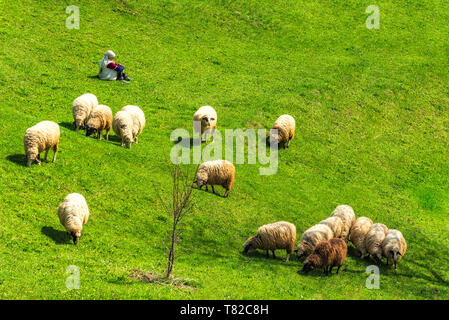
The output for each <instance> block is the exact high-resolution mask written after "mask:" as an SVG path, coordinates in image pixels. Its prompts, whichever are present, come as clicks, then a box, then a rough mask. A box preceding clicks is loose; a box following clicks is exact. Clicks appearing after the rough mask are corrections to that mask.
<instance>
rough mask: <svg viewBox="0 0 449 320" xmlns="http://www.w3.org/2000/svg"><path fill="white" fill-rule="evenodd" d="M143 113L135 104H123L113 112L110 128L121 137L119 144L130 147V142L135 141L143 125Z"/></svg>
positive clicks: (144, 121)
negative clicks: (117, 110) (123, 105)
mask: <svg viewBox="0 0 449 320" xmlns="http://www.w3.org/2000/svg"><path fill="white" fill-rule="evenodd" d="M145 123H146V120H145V115H144V113H143V111H142V110H141V109H140V108H139V107H137V106H125V107H123V108H122V110H120V111H119V112H117V113H116V114H115V117H114V119H113V120H112V129H113V130H114V132H115V134H116V135H117V136H118V137H119V138H120V139H121V142H120V145H121V146H126V148H128V149H129V148H131V143H132V142H133V141H135V142H136V143H137V141H138V138H137V136H138V135H139V134H140V133H141V132H142V130H143V128H144V127H145Z"/></svg>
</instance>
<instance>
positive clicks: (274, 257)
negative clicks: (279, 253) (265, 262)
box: [271, 250, 276, 259]
mask: <svg viewBox="0 0 449 320" xmlns="http://www.w3.org/2000/svg"><path fill="white" fill-rule="evenodd" d="M271 252H272V253H273V259H276V256H275V254H274V250H271Z"/></svg>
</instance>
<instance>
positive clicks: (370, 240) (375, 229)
mask: <svg viewBox="0 0 449 320" xmlns="http://www.w3.org/2000/svg"><path fill="white" fill-rule="evenodd" d="M387 233H388V228H387V226H386V225H384V224H382V223H375V224H373V226H372V227H371V229H370V230H369V231H368V233H367V234H366V236H365V247H366V251H368V253H369V254H370V255H371V257H372V258H373V259H374V260H375V261H376V263H380V262H381V260H382V242H383V241H384V239H385V236H386V235H387Z"/></svg>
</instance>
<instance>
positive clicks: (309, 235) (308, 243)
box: [296, 224, 334, 259]
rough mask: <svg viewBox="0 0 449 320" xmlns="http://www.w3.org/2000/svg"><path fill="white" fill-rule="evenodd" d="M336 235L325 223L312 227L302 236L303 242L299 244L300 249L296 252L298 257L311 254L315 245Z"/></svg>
mask: <svg viewBox="0 0 449 320" xmlns="http://www.w3.org/2000/svg"><path fill="white" fill-rule="evenodd" d="M333 236H334V233H333V232H332V230H331V229H330V228H329V227H328V226H327V225H325V224H316V225H314V226H313V227H310V228H309V229H307V230H306V231H304V233H303V234H302V237H301V242H300V243H299V244H298V249H297V250H296V254H297V256H298V259H299V258H300V257H302V256H304V255H309V254H311V253H312V251H313V249H315V246H316V245H317V244H318V243H319V242H321V241H325V240H330V239H332V237H333Z"/></svg>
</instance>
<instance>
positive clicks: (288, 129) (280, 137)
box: [270, 114, 296, 149]
mask: <svg viewBox="0 0 449 320" xmlns="http://www.w3.org/2000/svg"><path fill="white" fill-rule="evenodd" d="M273 129H277V133H275V132H274V131H273V130H272V131H271V132H270V143H273V142H276V143H278V144H279V143H282V147H283V148H284V149H285V148H288V147H289V146H290V141H291V140H292V139H293V138H294V137H295V129H296V123H295V119H294V118H293V117H292V116H291V115H288V114H283V115H282V116H280V117H279V118H277V119H276V121H275V122H274V124H273Z"/></svg>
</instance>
